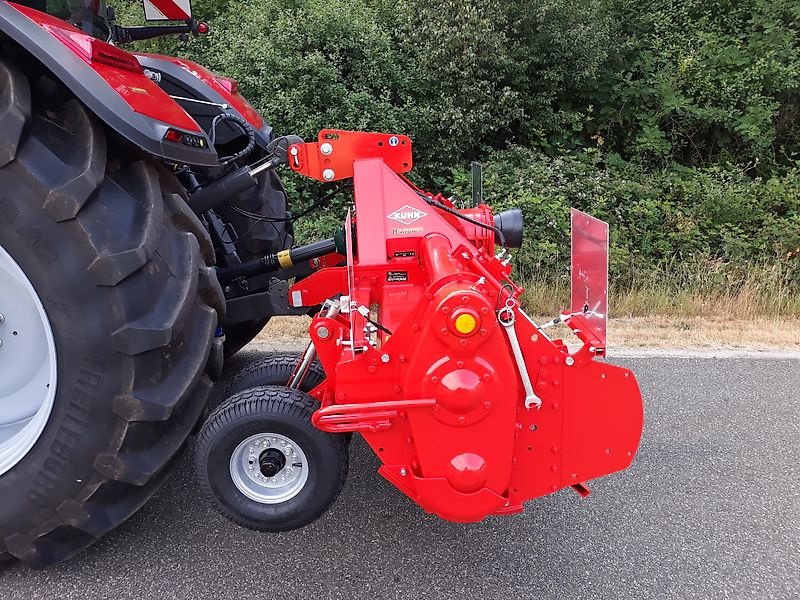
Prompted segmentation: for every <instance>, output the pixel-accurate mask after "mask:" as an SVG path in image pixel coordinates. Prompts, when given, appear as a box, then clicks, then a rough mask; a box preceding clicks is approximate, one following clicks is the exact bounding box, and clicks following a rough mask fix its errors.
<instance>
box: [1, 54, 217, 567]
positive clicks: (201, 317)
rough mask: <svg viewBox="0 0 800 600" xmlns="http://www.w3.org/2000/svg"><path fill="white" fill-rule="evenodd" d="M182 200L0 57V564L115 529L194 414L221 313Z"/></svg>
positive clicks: (168, 181) (179, 445) (58, 93)
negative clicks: (0, 316) (0, 341)
mask: <svg viewBox="0 0 800 600" xmlns="http://www.w3.org/2000/svg"><path fill="white" fill-rule="evenodd" d="M181 194H182V192H181V191H180V188H179V187H178V184H177V182H176V181H175V180H174V178H173V176H172V175H171V174H170V173H169V172H167V171H166V170H164V169H163V168H162V167H161V166H160V165H158V164H157V163H156V162H154V161H152V160H151V159H150V158H148V157H143V156H141V155H140V154H137V151H135V150H134V149H132V148H130V147H129V146H128V145H126V144H125V143H124V142H122V141H121V140H119V139H118V137H117V136H116V135H114V134H113V133H108V134H107V133H106V132H105V131H104V129H103V127H102V126H101V125H100V124H99V123H98V121H97V120H96V119H95V118H94V117H93V116H92V115H91V114H90V113H89V112H88V111H87V109H86V108H85V107H84V106H83V105H82V104H80V103H79V102H78V101H77V100H75V99H73V98H71V97H70V96H69V95H67V94H66V93H65V92H64V91H63V90H61V89H60V88H59V87H58V86H57V85H56V84H54V82H52V81H49V80H46V79H42V78H37V79H35V80H34V78H33V77H32V78H31V80H30V81H29V80H28V78H27V77H26V76H25V75H24V74H23V73H22V72H21V71H20V70H19V69H18V68H16V67H15V66H14V65H13V64H11V62H10V61H8V60H7V59H2V58H0V314H2V318H0V321H1V322H0V340H2V345H0V499H2V502H0V562H2V561H3V560H4V559H8V558H9V557H15V558H16V559H19V560H21V561H23V562H24V563H26V564H28V565H31V566H33V567H43V566H47V565H52V564H55V563H58V562H59V561H62V560H64V559H66V558H68V557H69V556H71V555H73V554H75V553H76V552H78V551H79V550H81V549H82V548H85V547H86V546H88V545H90V544H92V543H93V542H94V541H96V540H97V539H98V538H100V537H101V536H103V535H104V534H106V533H107V532H109V531H110V530H112V529H113V528H114V527H116V526H117V525H119V524H120V523H122V522H123V521H125V520H126V519H127V518H128V517H130V516H131V515H132V514H133V513H135V512H136V511H137V510H138V509H139V508H140V507H141V506H142V505H143V504H144V503H145V502H147V500H148V499H149V498H150V497H151V496H152V495H153V493H154V492H155V491H156V490H157V489H158V488H159V487H160V486H161V484H162V483H163V482H164V480H165V478H166V476H167V475H168V473H169V471H170V466H171V465H172V464H173V463H174V462H175V460H176V459H177V458H178V457H179V455H180V453H181V450H182V449H183V448H184V447H185V442H186V439H187V437H188V436H189V434H190V433H191V432H192V431H193V430H194V429H195V427H196V424H197V422H198V420H199V419H200V417H201V415H202V413H203V411H204V408H205V405H206V400H207V398H208V395H209V392H210V390H211V387H212V383H211V379H210V377H209V376H210V375H211V376H214V375H216V374H218V371H219V368H220V366H221V353H222V345H221V344H220V343H218V341H217V340H215V330H216V326H217V322H218V320H219V319H221V316H222V313H223V311H224V299H223V296H222V291H221V289H220V287H219V284H218V283H217V281H216V278H215V276H214V274H213V271H212V270H211V269H210V268H209V266H208V265H209V264H211V263H212V262H213V249H212V247H211V243H210V240H209V239H208V237H207V235H206V234H205V232H204V230H203V228H202V227H201V226H200V223H199V222H198V220H197V219H196V217H195V216H194V215H193V214H192V213H191V211H190V210H189V209H188V207H187V206H186V204H185V202H184V198H183V197H182V195H181ZM210 357H211V358H210Z"/></svg>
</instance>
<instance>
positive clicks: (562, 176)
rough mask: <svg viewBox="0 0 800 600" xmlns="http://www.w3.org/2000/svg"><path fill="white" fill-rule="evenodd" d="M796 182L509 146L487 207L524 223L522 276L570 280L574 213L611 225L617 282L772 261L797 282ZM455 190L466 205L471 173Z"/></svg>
mask: <svg viewBox="0 0 800 600" xmlns="http://www.w3.org/2000/svg"><path fill="white" fill-rule="evenodd" d="M799 175H800V171H798V170H793V171H790V172H788V173H787V174H785V175H783V176H780V177H770V178H765V179H762V178H751V177H749V176H747V175H746V174H743V173H742V172H741V171H737V170H735V169H732V168H723V167H721V166H712V167H707V168H703V169H685V168H684V169H674V168H673V169H662V170H657V171H652V170H645V169H643V168H642V167H641V166H638V165H634V164H632V163H625V162H623V161H622V160H621V159H619V158H616V159H615V160H602V159H601V156H600V153H599V152H598V151H597V150H585V151H582V152H580V153H573V154H564V155H562V156H559V157H556V158H552V157H549V156H547V155H544V154H542V153H540V152H537V151H531V150H527V149H524V148H513V149H511V150H508V151H504V152H499V153H496V154H494V155H492V156H491V157H489V159H488V160H487V161H486V162H485V165H484V184H485V190H486V195H487V199H488V200H489V203H491V204H492V205H494V206H495V207H497V208H509V207H519V208H521V209H522V211H523V214H524V216H525V224H526V230H525V231H526V241H525V246H524V248H523V249H522V251H521V252H519V254H518V257H517V263H518V265H519V269H520V270H521V272H522V273H523V276H525V277H532V276H535V275H536V276H538V272H539V271H542V270H544V271H545V272H558V273H565V272H566V269H567V266H568V256H569V208H570V206H574V207H575V208H578V209H580V210H584V211H586V212H589V213H590V214H593V215H594V216H596V217H598V218H601V219H604V220H606V221H608V222H609V223H610V226H611V241H610V265H611V272H612V276H613V277H614V279H616V280H618V281H620V282H625V281H629V282H633V281H634V280H635V279H636V278H637V277H643V276H646V275H647V274H648V273H649V272H660V271H662V270H663V269H664V267H665V265H670V264H673V265H674V264H675V263H691V264H696V263H700V262H703V261H713V262H714V263H715V264H718V265H726V266H727V268H728V270H729V271H731V272H733V271H737V270H747V269H748V268H749V265H750V264H751V263H753V262H763V261H771V262H778V263H782V264H785V266H786V270H785V273H786V276H787V277H788V278H790V279H793V280H794V281H795V282H796V283H800V260H797V259H788V258H786V257H787V254H788V253H789V251H791V250H792V249H794V248H797V247H798V246H800V177H799ZM453 182H454V183H453V186H452V189H453V190H454V191H455V192H456V193H457V195H458V196H459V197H462V198H468V197H469V195H470V178H469V174H468V173H467V172H466V171H465V170H462V171H455V172H454V174H453ZM723 270H724V269H723ZM721 283H724V282H721Z"/></svg>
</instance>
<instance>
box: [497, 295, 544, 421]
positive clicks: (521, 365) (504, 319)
mask: <svg viewBox="0 0 800 600" xmlns="http://www.w3.org/2000/svg"><path fill="white" fill-rule="evenodd" d="M497 320H498V322H499V323H500V325H502V326H503V329H505V330H506V335H507V336H508V341H509V343H510V344H511V350H512V352H513V353H514V359H515V360H516V361H517V370H518V371H519V376H520V378H521V379H522V387H523V388H525V408H527V409H530V408H531V407H532V406H535V407H536V408H537V409H538V408H542V400H541V398H539V396H537V395H536V392H534V391H533V384H532V383H531V378H530V376H529V375H528V367H527V366H526V365H525V357H524V356H523V355H522V348H520V345H519V339H518V338H517V331H516V329H515V327H514V324H515V323H516V322H517V319H516V316H515V315H514V303H513V301H511V303H510V304H509V303H508V302H506V305H505V307H503V308H502V309H500V311H499V312H498V313H497Z"/></svg>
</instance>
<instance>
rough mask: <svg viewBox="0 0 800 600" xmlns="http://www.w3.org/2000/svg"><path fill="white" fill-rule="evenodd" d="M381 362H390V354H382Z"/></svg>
mask: <svg viewBox="0 0 800 600" xmlns="http://www.w3.org/2000/svg"><path fill="white" fill-rule="evenodd" d="M381 362H382V363H388V362H389V355H388V354H382V355H381Z"/></svg>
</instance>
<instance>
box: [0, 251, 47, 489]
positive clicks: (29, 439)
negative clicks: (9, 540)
mask: <svg viewBox="0 0 800 600" xmlns="http://www.w3.org/2000/svg"><path fill="white" fill-rule="evenodd" d="M0 315H2V316H0V373H2V377H0V475H2V474H3V473H6V472H7V471H9V470H10V469H12V468H13V467H14V466H15V465H16V464H17V463H18V462H19V461H21V460H22V459H23V458H25V456H27V455H28V453H29V452H30V451H31V448H33V446H34V445H35V444H36V442H37V441H38V439H39V437H40V436H41V435H42V432H43V431H44V428H45V426H46V425H47V422H48V420H49V419H50V413H51V412H52V410H53V402H54V400H55V396H56V345H55V341H54V339H53V330H52V329H51V327H50V321H49V319H48V318H47V313H45V310H44V306H43V305H42V301H41V300H40V299H39V295H38V294H37V293H36V290H35V289H34V287H33V284H32V283H31V282H30V280H29V279H28V277H27V276H26V275H25V272H24V271H23V270H22V268H21V267H20V266H19V265H18V264H17V262H16V261H15V260H14V259H13V258H12V257H11V255H10V254H9V253H8V252H6V251H5V250H4V249H3V248H2V246H0Z"/></svg>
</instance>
